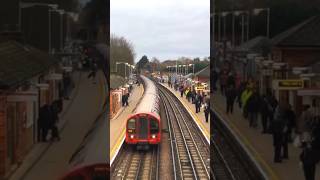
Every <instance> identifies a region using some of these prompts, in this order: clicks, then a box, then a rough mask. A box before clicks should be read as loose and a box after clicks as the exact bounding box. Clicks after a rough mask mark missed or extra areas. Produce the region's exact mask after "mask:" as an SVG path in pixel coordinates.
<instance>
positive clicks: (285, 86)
mask: <svg viewBox="0 0 320 180" xmlns="http://www.w3.org/2000/svg"><path fill="white" fill-rule="evenodd" d="M303 86H304V83H303V80H301V79H296V80H292V79H290V80H287V79H286V80H274V81H273V88H274V89H279V90H297V89H302V88H303Z"/></svg>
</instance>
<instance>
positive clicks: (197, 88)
mask: <svg viewBox="0 0 320 180" xmlns="http://www.w3.org/2000/svg"><path fill="white" fill-rule="evenodd" d="M204 89H205V88H204V86H197V87H196V91H203V90H204Z"/></svg>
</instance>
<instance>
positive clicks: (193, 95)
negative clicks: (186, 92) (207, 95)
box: [191, 88, 196, 104]
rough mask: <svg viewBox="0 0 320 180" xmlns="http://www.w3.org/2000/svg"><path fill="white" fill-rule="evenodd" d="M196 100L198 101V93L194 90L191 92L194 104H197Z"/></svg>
mask: <svg viewBox="0 0 320 180" xmlns="http://www.w3.org/2000/svg"><path fill="white" fill-rule="evenodd" d="M195 99H196V91H195V89H194V88H193V89H192V91H191V101H192V104H195V102H196V101H195Z"/></svg>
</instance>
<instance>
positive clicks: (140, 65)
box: [136, 55, 149, 71]
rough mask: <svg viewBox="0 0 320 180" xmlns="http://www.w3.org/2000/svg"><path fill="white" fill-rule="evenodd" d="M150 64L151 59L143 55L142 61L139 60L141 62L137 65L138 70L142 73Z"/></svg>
mask: <svg viewBox="0 0 320 180" xmlns="http://www.w3.org/2000/svg"><path fill="white" fill-rule="evenodd" d="M148 63H149V59H148V57H147V56H146V55H143V56H142V57H141V59H140V60H139V62H138V63H137V65H136V66H137V69H138V70H139V71H140V70H141V69H143V68H144V67H145V65H146V64H148Z"/></svg>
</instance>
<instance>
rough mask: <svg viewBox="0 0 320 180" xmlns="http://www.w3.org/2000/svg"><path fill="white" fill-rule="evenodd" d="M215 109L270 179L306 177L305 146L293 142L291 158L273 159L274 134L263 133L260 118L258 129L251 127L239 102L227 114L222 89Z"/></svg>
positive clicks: (319, 173)
mask: <svg viewBox="0 0 320 180" xmlns="http://www.w3.org/2000/svg"><path fill="white" fill-rule="evenodd" d="M211 102H213V106H212V107H213V110H214V111H215V112H216V113H217V114H218V116H220V117H221V118H222V119H223V120H224V122H225V123H226V124H227V125H228V126H229V127H230V129H231V130H232V131H233V133H234V134H235V135H236V136H237V138H239V139H240V141H241V143H242V145H244V146H245V148H246V149H247V150H248V151H249V153H250V155H251V156H252V157H253V159H254V160H255V161H256V162H257V164H259V166H260V167H261V169H262V170H263V171H264V172H265V175H266V176H267V179H270V180H271V179H272V180H303V179H304V174H303V170H302V167H301V166H300V165H299V164H300V160H299V155H300V153H301V149H299V148H296V147H294V146H293V145H292V144H289V146H288V148H289V159H288V160H283V161H282V163H274V162H273V142H272V135H271V134H262V133H261V131H262V125H261V120H260V119H259V120H258V128H249V122H248V120H246V119H244V118H243V116H242V111H241V109H240V108H239V106H238V104H237V103H235V105H234V112H233V114H232V115H230V114H228V115H227V114H226V113H225V112H226V101H225V97H223V96H222V95H221V94H220V92H217V93H215V94H214V96H213V100H212V101H211ZM315 179H320V168H319V167H318V168H317V172H316V178H315Z"/></svg>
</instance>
